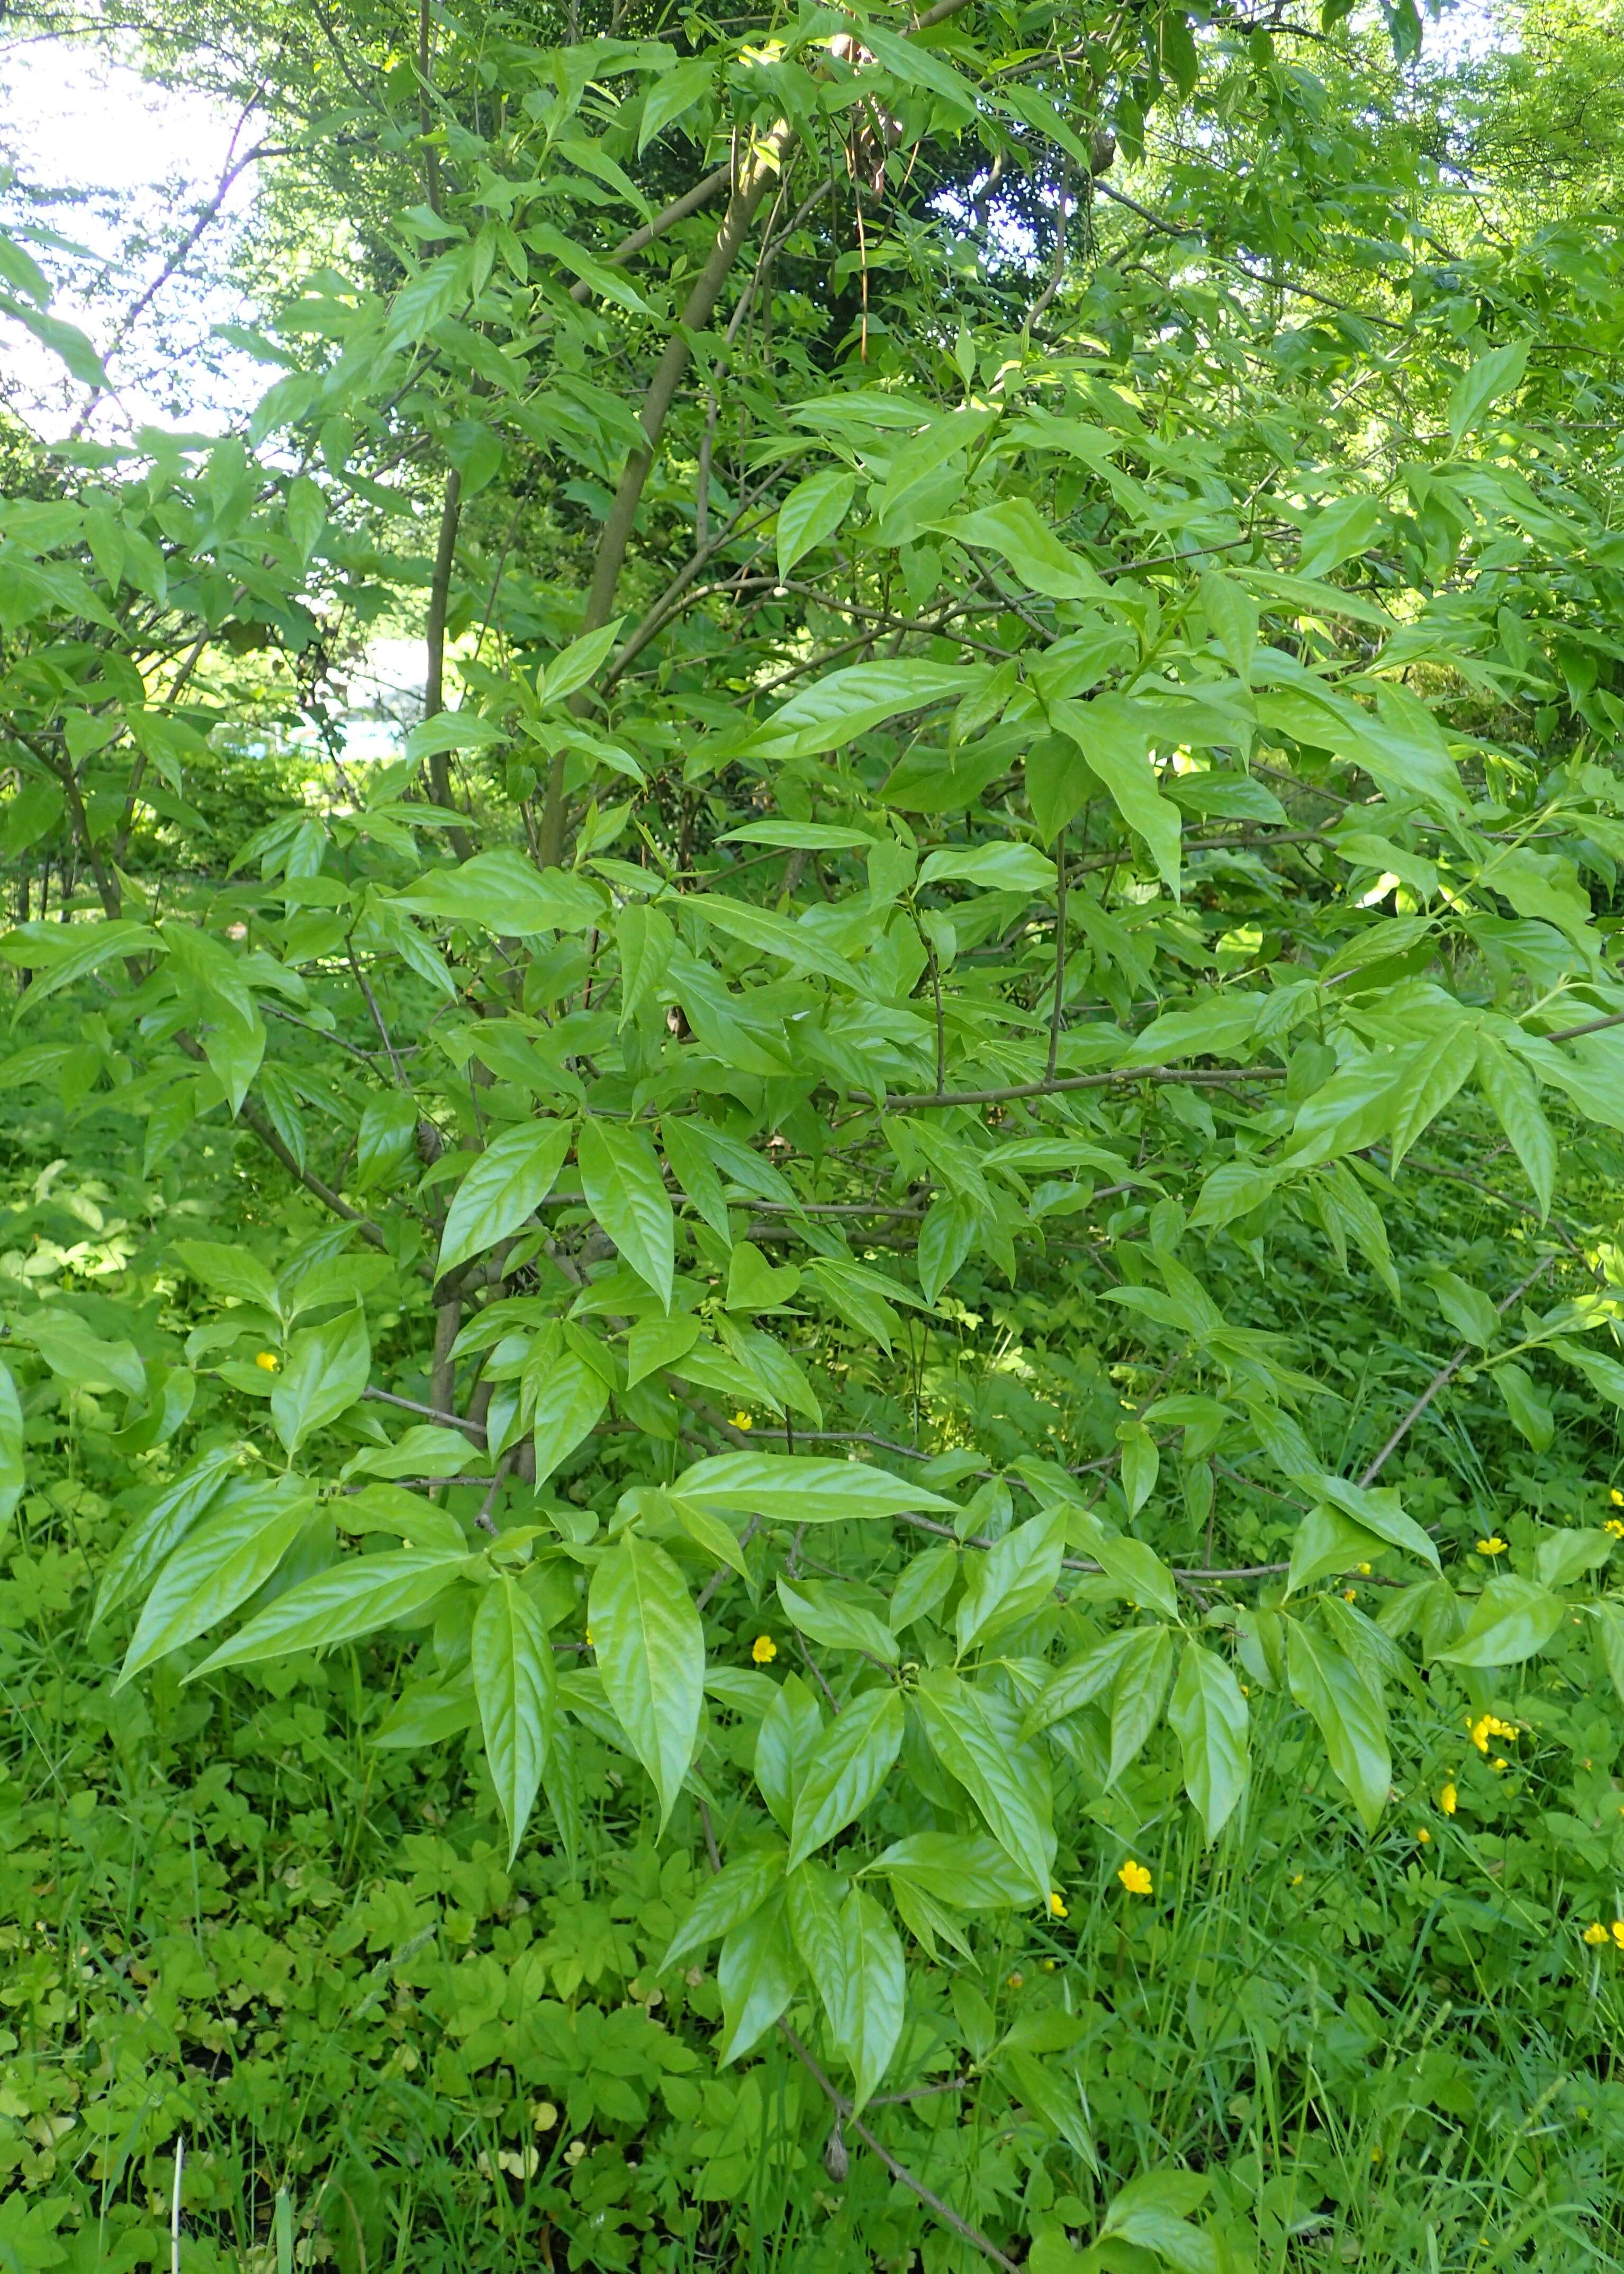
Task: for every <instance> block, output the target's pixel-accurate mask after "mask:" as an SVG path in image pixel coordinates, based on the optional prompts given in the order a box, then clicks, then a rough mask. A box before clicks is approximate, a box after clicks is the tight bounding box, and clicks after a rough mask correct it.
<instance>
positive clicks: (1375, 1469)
mask: <svg viewBox="0 0 1624 2274" xmlns="http://www.w3.org/2000/svg"><path fill="white" fill-rule="evenodd" d="M1555 1261H1556V1258H1555V1256H1554V1255H1545V1256H1542V1257H1541V1258H1540V1260H1539V1261H1538V1263H1537V1264H1536V1265H1535V1266H1534V1269H1532V1270H1531V1271H1530V1273H1529V1275H1528V1276H1527V1278H1526V1279H1523V1280H1521V1281H1519V1283H1518V1284H1517V1285H1516V1286H1515V1287H1514V1288H1513V1289H1512V1291H1511V1292H1510V1294H1509V1295H1507V1297H1506V1298H1505V1299H1504V1300H1503V1301H1501V1302H1499V1303H1496V1305H1495V1306H1494V1307H1495V1309H1496V1311H1498V1312H1499V1314H1500V1316H1501V1318H1504V1317H1505V1315H1506V1313H1507V1311H1508V1310H1509V1309H1510V1308H1511V1306H1512V1305H1513V1304H1514V1303H1515V1302H1516V1301H1517V1300H1518V1299H1519V1298H1520V1297H1522V1296H1523V1295H1526V1294H1527V1292H1528V1291H1529V1289H1530V1287H1531V1286H1532V1285H1533V1284H1534V1282H1535V1281H1536V1279H1542V1278H1543V1277H1544V1276H1545V1273H1546V1272H1547V1271H1548V1270H1549V1269H1551V1266H1552V1265H1553V1263H1554V1262H1555ZM1475 1348H1476V1344H1472V1343H1462V1344H1461V1347H1460V1348H1459V1350H1457V1351H1456V1352H1455V1354H1454V1356H1453V1357H1452V1358H1450V1359H1447V1360H1446V1362H1445V1363H1444V1364H1443V1365H1442V1366H1440V1367H1439V1369H1438V1371H1437V1373H1436V1374H1434V1375H1433V1376H1432V1380H1431V1382H1428V1383H1427V1385H1426V1388H1425V1389H1424V1390H1423V1391H1422V1392H1421V1395H1420V1397H1417V1400H1416V1402H1415V1404H1413V1405H1412V1406H1411V1407H1410V1411H1409V1412H1408V1413H1406V1414H1405V1416H1404V1418H1403V1419H1402V1421H1401V1422H1400V1423H1399V1425H1398V1427H1397V1428H1396V1429H1395V1431H1394V1432H1393V1434H1392V1435H1391V1436H1390V1437H1389V1438H1388V1440H1387V1443H1386V1444H1385V1445H1384V1446H1383V1447H1382V1449H1381V1450H1380V1452H1379V1453H1378V1454H1377V1456H1376V1457H1375V1459H1374V1460H1373V1461H1372V1463H1371V1465H1370V1466H1369V1467H1368V1468H1367V1469H1366V1470H1365V1473H1364V1475H1363V1476H1362V1477H1361V1478H1360V1479H1359V1482H1360V1484H1361V1486H1364V1485H1370V1484H1373V1483H1374V1482H1375V1480H1376V1479H1377V1478H1378V1477H1379V1476H1380V1474H1381V1472H1382V1470H1383V1469H1384V1468H1385V1467H1386V1466H1387V1461H1388V1458H1389V1457H1390V1456H1391V1455H1392V1454H1394V1453H1395V1452H1396V1451H1397V1450H1398V1449H1399V1447H1400V1446H1401V1445H1402V1443H1403V1442H1404V1440H1405V1438H1406V1437H1407V1436H1408V1435H1409V1434H1410V1431H1411V1430H1412V1429H1413V1428H1414V1427H1415V1425H1416V1423H1417V1421H1418V1420H1419V1419H1421V1416H1422V1415H1423V1414H1424V1413H1425V1412H1426V1409H1427V1407H1428V1406H1429V1405H1430V1404H1432V1400H1433V1399H1434V1398H1435V1397H1437V1396H1438V1394H1439V1392H1440V1390H1442V1389H1447V1388H1448V1386H1449V1384H1450V1383H1451V1382H1453V1381H1454V1380H1455V1375H1456V1374H1458V1373H1459V1372H1460V1370H1461V1368H1462V1367H1463V1366H1464V1365H1465V1364H1466V1362H1467V1360H1468V1359H1470V1356H1471V1354H1472V1352H1473V1350H1474V1349H1475Z"/></svg>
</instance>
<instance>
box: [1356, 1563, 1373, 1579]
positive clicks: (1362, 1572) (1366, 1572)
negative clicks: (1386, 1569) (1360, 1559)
mask: <svg viewBox="0 0 1624 2274" xmlns="http://www.w3.org/2000/svg"><path fill="white" fill-rule="evenodd" d="M1370 1575H1371V1567H1370V1565H1369V1564H1368V1563H1361V1564H1360V1566H1359V1577H1360V1578H1361V1579H1368V1578H1369V1577H1370Z"/></svg>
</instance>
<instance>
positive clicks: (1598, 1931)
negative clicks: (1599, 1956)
mask: <svg viewBox="0 0 1624 2274" xmlns="http://www.w3.org/2000/svg"><path fill="white" fill-rule="evenodd" d="M1584 1939H1585V1940H1586V1942H1588V1943H1589V1944H1590V1948H1591V1949H1592V1950H1594V1949H1595V1948H1596V1947H1597V1946H1598V1944H1600V1943H1604V1942H1605V1940H1606V1939H1607V1930H1606V1928H1605V1926H1604V1925H1603V1924H1602V1923H1601V1921H1600V1920H1599V1919H1592V1920H1591V1921H1590V1924H1589V1926H1587V1927H1586V1928H1585V1930H1584Z"/></svg>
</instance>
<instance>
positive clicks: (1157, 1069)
mask: <svg viewBox="0 0 1624 2274" xmlns="http://www.w3.org/2000/svg"><path fill="white" fill-rule="evenodd" d="M1286 1072H1287V1069H1286V1068H1285V1067H1284V1066H1270V1065H1252V1066H1165V1065H1147V1066H1113V1067H1111V1068H1110V1069H1109V1071H1107V1072H1106V1073H1068V1074H1062V1075H1061V1076H1060V1078H1059V1080H1058V1081H1018V1082H1012V1083H1011V1085H1010V1086H1009V1088H1006V1089H950V1090H948V1091H946V1092H944V1093H938V1092H936V1091H934V1090H928V1089H927V1090H920V1091H918V1092H916V1093H911V1094H906V1095H900V1096H894V1097H883V1098H876V1097H871V1096H869V1094H868V1091H867V1090H866V1089H853V1090H852V1091H850V1092H849V1093H848V1095H849V1096H851V1097H852V1098H853V1099H854V1100H855V1102H856V1103H858V1104H859V1105H872V1106H876V1107H877V1108H879V1109H880V1110H881V1111H884V1112H887V1113H917V1112H920V1111H922V1110H923V1108H924V1107H926V1106H928V1105H1005V1104H1008V1103H1010V1102H1011V1100H1012V1099H1014V1098H1018V1097H1049V1096H1056V1095H1058V1094H1059V1093H1060V1092H1061V1091H1063V1090H1072V1089H1105V1088H1109V1086H1110V1084H1111V1083H1113V1082H1118V1081H1155V1082H1184V1083H1190V1084H1193V1085H1194V1087H1195V1088H1217V1087H1222V1085H1223V1084H1225V1083H1228V1082H1232V1081H1241V1082H1245V1081H1284V1080H1285V1079H1286Z"/></svg>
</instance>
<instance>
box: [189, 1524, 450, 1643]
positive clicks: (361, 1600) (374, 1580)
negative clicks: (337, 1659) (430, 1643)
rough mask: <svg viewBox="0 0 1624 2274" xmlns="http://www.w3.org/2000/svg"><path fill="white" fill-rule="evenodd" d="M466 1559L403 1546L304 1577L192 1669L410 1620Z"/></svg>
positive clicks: (343, 1639)
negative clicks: (301, 1582) (393, 1550)
mask: <svg viewBox="0 0 1624 2274" xmlns="http://www.w3.org/2000/svg"><path fill="white" fill-rule="evenodd" d="M466 1560H467V1559H466V1558H465V1557H463V1556H461V1555H457V1554H456V1552H455V1549H451V1548H446V1547H405V1548H402V1549H400V1550H398V1551H397V1552H390V1553H387V1554H385V1555H357V1556H351V1557H349V1558H346V1560H345V1561H344V1562H342V1563H339V1564H337V1565H335V1567H334V1569H333V1570H330V1571H324V1572H322V1573H321V1574H320V1577H318V1578H314V1579H306V1580H305V1581H304V1582H303V1584H302V1585H299V1586H297V1587H290V1588H289V1590H288V1593H286V1594H285V1595H281V1596H279V1597H278V1598H277V1600H275V1602H274V1603H273V1604H272V1605H271V1606H270V1608H269V1609H268V1610H264V1611H261V1612H260V1613H259V1616H258V1618H254V1619H250V1621H249V1622H248V1624H247V1625H246V1626H245V1627H243V1628H241V1629H240V1630H238V1632H237V1633H236V1634H234V1635H233V1636H232V1638H231V1639H230V1641H229V1642H227V1643H222V1645H221V1646H220V1648H219V1649H218V1650H217V1651H215V1652H214V1653H213V1655H212V1656H211V1657H209V1658H207V1659H205V1660H204V1661H203V1663H202V1665H201V1666H199V1668H197V1669H196V1671H197V1673H198V1674H211V1673H213V1672H214V1669H215V1668H218V1667H222V1666H252V1664H254V1663H255V1662H256V1661H257V1660H260V1659H266V1658H285V1657H287V1655H288V1654H289V1652H291V1651H296V1650H331V1649H332V1648H333V1647H334V1646H335V1645H336V1644H338V1643H341V1642H352V1641H353V1640H354V1639H355V1638H356V1637H357V1635H365V1634H373V1633H375V1632H376V1631H377V1630H378V1629H379V1628H380V1627H383V1626H387V1625H388V1624H389V1623H390V1622H391V1621H392V1620H394V1619H405V1618H410V1616H411V1615H412V1614H413V1613H414V1612H417V1611H420V1610H423V1609H425V1608H426V1607H427V1606H428V1605H429V1604H430V1603H432V1602H434V1601H435V1600H437V1599H438V1598H439V1597H440V1596H441V1595H443V1594H444V1593H445V1592H446V1590H447V1587H449V1586H450V1585H451V1583H452V1581H453V1580H454V1579H455V1577H456V1576H457V1574H458V1573H459V1572H460V1571H461V1570H462V1569H463V1566H464V1564H465V1562H466Z"/></svg>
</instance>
